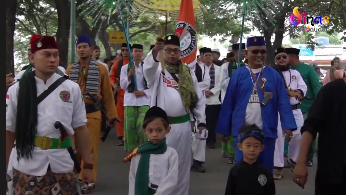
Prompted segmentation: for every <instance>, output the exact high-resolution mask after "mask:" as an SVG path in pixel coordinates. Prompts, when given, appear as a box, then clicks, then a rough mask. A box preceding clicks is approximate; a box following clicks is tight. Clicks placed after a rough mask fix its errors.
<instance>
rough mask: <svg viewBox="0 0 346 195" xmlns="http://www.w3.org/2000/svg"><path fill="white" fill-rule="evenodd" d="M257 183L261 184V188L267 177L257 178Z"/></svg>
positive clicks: (260, 176)
mask: <svg viewBox="0 0 346 195" xmlns="http://www.w3.org/2000/svg"><path fill="white" fill-rule="evenodd" d="M258 182H259V183H260V184H261V186H264V185H266V183H267V177H266V176H265V175H263V174H261V175H259V176H258Z"/></svg>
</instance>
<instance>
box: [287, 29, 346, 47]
mask: <svg viewBox="0 0 346 195" xmlns="http://www.w3.org/2000/svg"><path fill="white" fill-rule="evenodd" d="M308 34H309V33H303V34H302V35H301V36H300V37H298V38H294V39H291V43H292V44H309V42H308V41H309V39H310V38H309V37H308ZM317 37H328V38H329V44H331V45H341V44H342V41H341V40H340V37H339V36H338V34H337V33H332V34H329V33H327V32H317V33H315V35H314V36H313V37H311V38H317Z"/></svg>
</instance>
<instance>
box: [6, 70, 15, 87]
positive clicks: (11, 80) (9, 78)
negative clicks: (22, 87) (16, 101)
mask: <svg viewBox="0 0 346 195" xmlns="http://www.w3.org/2000/svg"><path fill="white" fill-rule="evenodd" d="M14 83H15V82H14V78H13V76H12V73H10V74H7V75H6V89H8V88H9V87H11V86H12V85H13V84H14Z"/></svg>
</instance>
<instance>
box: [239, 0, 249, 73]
mask: <svg viewBox="0 0 346 195" xmlns="http://www.w3.org/2000/svg"><path fill="white" fill-rule="evenodd" d="M246 11H247V2H245V6H244V8H243V15H242V20H241V31H240V40H239V52H238V64H237V68H239V67H240V63H241V50H242V49H245V48H241V47H242V42H243V34H244V22H245V14H246Z"/></svg>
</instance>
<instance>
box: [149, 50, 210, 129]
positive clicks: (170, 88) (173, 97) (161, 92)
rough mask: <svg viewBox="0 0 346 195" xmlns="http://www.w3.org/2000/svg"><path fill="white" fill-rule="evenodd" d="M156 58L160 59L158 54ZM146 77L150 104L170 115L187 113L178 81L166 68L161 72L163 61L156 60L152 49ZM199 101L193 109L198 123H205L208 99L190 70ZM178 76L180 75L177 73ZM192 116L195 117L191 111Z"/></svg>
mask: <svg viewBox="0 0 346 195" xmlns="http://www.w3.org/2000/svg"><path fill="white" fill-rule="evenodd" d="M155 59H160V56H159V54H158V56H157V57H156V58H155ZM143 70H144V72H143V73H144V77H145V78H146V79H147V83H148V87H149V89H151V102H150V106H151V107H152V106H158V107H160V108H162V109H163V110H165V111H166V112H167V115H168V116H170V117H178V116H183V115H185V114H186V110H185V108H184V106H183V103H182V100H181V96H180V93H179V91H178V90H177V89H176V88H177V87H178V83H176V82H175V80H174V79H173V77H172V75H171V74H170V73H169V72H168V71H167V70H165V73H164V75H163V74H162V72H161V70H162V69H161V63H160V62H158V61H155V60H154V57H153V55H152V52H151V51H150V52H149V54H148V55H147V57H146V58H145V60H144V69H143ZM190 73H191V76H192V80H193V84H194V88H195V92H196V94H197V98H198V102H197V104H196V106H195V108H194V109H193V110H192V112H193V115H194V116H195V117H196V119H197V121H198V123H205V107H206V104H205V103H206V100H205V96H204V94H203V92H202V90H201V89H200V88H199V85H198V81H197V78H196V76H195V74H194V73H193V72H192V71H190ZM176 76H177V77H178V76H179V75H178V74H176ZM190 118H191V119H193V117H192V115H191V113H190Z"/></svg>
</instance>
